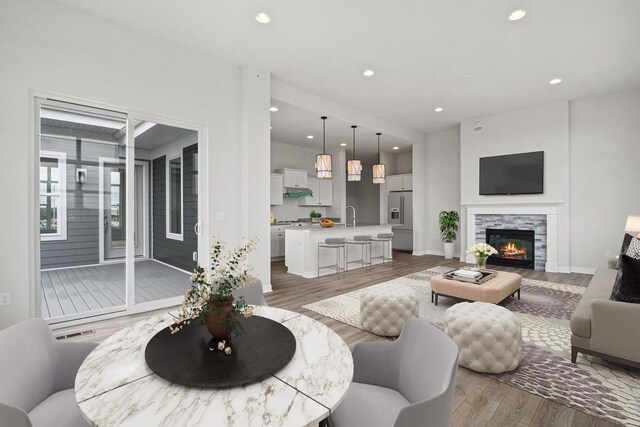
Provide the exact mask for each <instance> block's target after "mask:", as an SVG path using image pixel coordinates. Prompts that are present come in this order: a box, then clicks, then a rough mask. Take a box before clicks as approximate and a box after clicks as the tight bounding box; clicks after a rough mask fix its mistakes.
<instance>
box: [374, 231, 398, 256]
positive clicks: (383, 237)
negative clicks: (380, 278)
mask: <svg viewBox="0 0 640 427" xmlns="http://www.w3.org/2000/svg"><path fill="white" fill-rule="evenodd" d="M371 241H372V242H380V243H382V256H374V257H372V258H371V260H374V259H382V262H383V263H385V262H387V261H393V258H392V257H388V256H387V253H388V252H387V245H389V249H391V244H392V243H393V233H380V234H378V235H377V236H376V237H373V238H371Z"/></svg>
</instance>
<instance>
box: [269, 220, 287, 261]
mask: <svg viewBox="0 0 640 427" xmlns="http://www.w3.org/2000/svg"><path fill="white" fill-rule="evenodd" d="M283 256H284V227H281V226H280V227H279V226H272V227H271V258H280V257H283Z"/></svg>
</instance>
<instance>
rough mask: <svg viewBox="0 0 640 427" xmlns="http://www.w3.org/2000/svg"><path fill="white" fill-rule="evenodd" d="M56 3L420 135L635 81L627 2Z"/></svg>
mask: <svg viewBox="0 0 640 427" xmlns="http://www.w3.org/2000/svg"><path fill="white" fill-rule="evenodd" d="M60 1H62V2H64V3H67V4H69V5H72V6H74V7H77V8H79V9H82V10H85V11H88V12H90V13H93V14H96V15H99V16H102V17H104V18H107V19H110V20H112V21H116V22H119V23H121V24H124V25H127V26H129V27H132V28H135V29H137V30H140V31H143V32H146V33H149V34H153V35H155V36H158V37H161V38H164V39H166V40H170V41H172V42H174V43H176V44H178V45H182V46H185V47H189V48H192V49H195V50H198V51H200V52H205V53H207V54H210V55H213V56H216V57H218V58H221V59H223V60H227V61H230V62H232V63H236V64H252V65H256V66H262V67H266V68H268V69H270V70H271V71H272V73H273V77H274V78H275V79H278V80H280V81H283V82H285V83H287V84H290V85H293V86H296V87H299V88H301V89H304V90H307V91H310V92H314V93H317V94H318V95H322V96H325V97H327V98H329V99H333V100H335V101H339V102H342V103H344V104H347V105H350V106H352V107H355V108H358V109H360V110H362V111H365V112H367V113H370V114H373V115H377V116H380V117H384V118H387V119H389V120H392V121H395V122H397V123H399V124H403V125H405V126H407V127H410V128H413V129H416V130H419V131H422V132H431V131H435V130H439V129H443V128H447V127H450V126H452V125H454V124H455V123H457V122H459V121H461V120H464V119H469V118H473V117H477V116H481V115H487V114H493V113H497V112H502V111H508V110H513V109H517V108H523V107H527V106H530V105H537V104H543V103H549V102H554V101H561V100H571V99H576V98H582V97H585V96H589V95H594V94H598V93H605V92H612V91H616V90H622V89H626V88H630V87H638V86H640V42H639V40H640V24H639V22H640V1H638V0H615V1H602V0H562V1H558V0H473V1H472V0H466V1H463V0H459V1H442V0H405V1H402V2H398V1H370V0H349V1H341V0H326V1H323V2H319V1H300V0H270V1H266V0H244V1H231V2H221V1H215V0H181V1H175V0H136V1H130V0H110V1H104V0H60ZM516 8H524V9H526V11H527V15H526V16H525V18H524V19H522V20H520V21H516V22H510V21H509V20H508V19H507V16H508V15H509V13H510V12H511V11H512V10H514V9H516ZM257 12H267V13H269V14H270V15H271V17H272V21H271V23H270V24H268V25H262V24H258V23H257V22H256V21H255V19H254V16H255V14H256V13H257ZM368 68H371V69H373V70H374V71H375V75H374V76H373V77H370V78H365V77H363V76H362V72H363V71H364V70H365V69H368ZM554 77H560V78H562V79H563V82H562V83H561V84H559V85H555V86H550V85H549V84H548V82H549V80H551V79H552V78H554ZM436 106H443V107H444V109H445V110H444V112H442V113H435V112H434V111H433V109H434V108H435V107H436Z"/></svg>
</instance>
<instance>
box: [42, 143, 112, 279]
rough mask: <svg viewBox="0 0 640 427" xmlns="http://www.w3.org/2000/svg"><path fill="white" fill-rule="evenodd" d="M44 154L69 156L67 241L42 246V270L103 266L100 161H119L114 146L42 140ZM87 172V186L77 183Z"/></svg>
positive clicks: (56, 241) (67, 166) (44, 243)
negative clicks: (79, 174) (78, 175)
mask: <svg viewBox="0 0 640 427" xmlns="http://www.w3.org/2000/svg"><path fill="white" fill-rule="evenodd" d="M41 148H42V150H45V151H54V152H63V153H65V154H66V156H67V162H66V179H67V191H66V201H67V239H66V240H54V241H42V242H41V243H40V260H41V261H40V267H41V268H42V269H48V268H59V267H69V266H79V265H90V264H97V263H98V262H99V256H100V255H99V240H98V232H99V224H100V214H99V212H98V179H99V171H98V158H99V157H111V158H118V157H119V155H118V154H119V153H118V152H119V148H118V146H117V145H113V144H99V143H94V142H79V140H76V141H74V140H72V139H63V138H55V137H44V136H43V137H42V143H41ZM77 168H83V169H86V170H87V182H86V183H85V184H79V183H76V169H77Z"/></svg>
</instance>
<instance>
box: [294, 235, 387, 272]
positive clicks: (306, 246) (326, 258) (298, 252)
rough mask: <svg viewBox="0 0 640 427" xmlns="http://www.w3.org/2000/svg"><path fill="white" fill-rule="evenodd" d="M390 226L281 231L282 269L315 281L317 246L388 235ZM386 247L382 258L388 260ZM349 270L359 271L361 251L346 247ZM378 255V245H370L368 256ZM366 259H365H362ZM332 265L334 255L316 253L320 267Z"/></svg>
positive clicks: (380, 249) (334, 261) (349, 246)
mask: <svg viewBox="0 0 640 427" xmlns="http://www.w3.org/2000/svg"><path fill="white" fill-rule="evenodd" d="M391 232H392V231H391V225H389V224H382V225H363V226H358V227H346V226H344V225H336V226H333V227H330V228H322V227H320V225H317V224H314V225H309V226H304V227H291V228H287V229H286V230H285V262H284V263H285V265H286V266H287V271H288V272H289V273H292V274H297V275H298V276H302V277H306V278H313V277H318V243H320V242H324V241H325V239H328V238H339V237H342V238H345V239H347V240H352V239H353V238H354V236H362V235H368V236H372V237H375V236H377V235H378V234H380V233H391ZM386 246H387V254H386V257H388V258H391V252H392V251H391V245H386ZM348 248H349V250H348V254H347V255H348V260H349V270H353V269H356V268H360V264H359V262H354V261H359V260H360V259H361V257H362V249H361V247H359V246H358V247H356V246H355V245H348ZM381 255H382V243H380V242H373V243H372V245H371V256H373V257H374V258H375V257H379V256H381ZM366 258H367V259H368V255H367V256H366ZM381 262H382V259H380V258H378V259H374V260H373V262H372V263H373V264H378V263H381ZM335 263H336V252H335V250H331V249H322V250H321V252H320V265H321V266H324V265H330V264H335ZM334 273H335V270H331V269H321V270H320V276H324V275H327V274H334Z"/></svg>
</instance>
